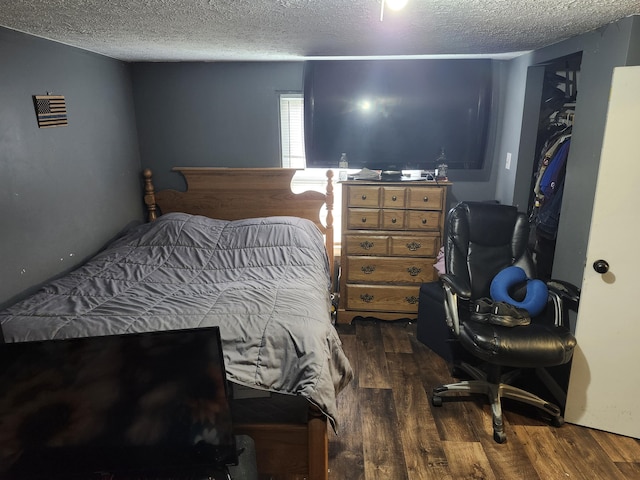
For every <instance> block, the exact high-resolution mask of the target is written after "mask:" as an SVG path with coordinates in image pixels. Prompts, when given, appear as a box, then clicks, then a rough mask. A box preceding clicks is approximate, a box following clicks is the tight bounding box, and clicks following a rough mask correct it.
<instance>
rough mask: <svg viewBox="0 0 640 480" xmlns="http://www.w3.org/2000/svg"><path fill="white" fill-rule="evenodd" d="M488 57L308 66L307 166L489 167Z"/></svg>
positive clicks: (329, 62) (323, 62)
mask: <svg viewBox="0 0 640 480" xmlns="http://www.w3.org/2000/svg"><path fill="white" fill-rule="evenodd" d="M491 69H492V66H491V61H490V60H486V59H464V60H463V59H460V60H458V59H449V60H440V59H437V60H435V59H416V60H413V59H412V60H409V59H402V60H310V61H307V62H305V73H304V108H305V112H304V114H305V148H306V158H307V167H310V168H313V167H318V168H335V167H337V166H338V161H339V159H340V155H341V153H346V154H347V156H348V159H349V168H363V167H367V168H370V169H376V170H378V169H380V170H401V169H423V170H432V169H434V168H435V167H437V163H438V162H437V158H438V157H439V156H440V154H441V151H442V149H444V152H445V154H446V158H447V165H448V167H449V169H450V170H452V169H481V168H482V166H483V161H484V155H485V148H486V143H487V132H488V123H489V115H490V109H491V92H492V75H491Z"/></svg>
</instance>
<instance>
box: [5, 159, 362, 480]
mask: <svg viewBox="0 0 640 480" xmlns="http://www.w3.org/2000/svg"><path fill="white" fill-rule="evenodd" d="M174 170H175V171H177V172H180V173H181V174H182V175H184V177H185V179H186V181H187V190H186V192H179V191H175V190H164V191H158V192H156V190H155V188H154V186H153V181H152V174H151V171H150V170H145V172H144V194H145V197H144V200H145V204H146V206H147V209H148V214H149V222H148V223H145V224H141V225H137V226H134V227H131V228H129V229H127V230H126V231H124V232H122V234H121V235H120V236H119V237H118V238H117V239H115V240H114V241H113V242H112V243H110V244H109V245H108V246H107V247H106V248H105V249H104V250H103V251H101V252H100V253H98V254H97V255H96V256H95V257H94V258H93V259H91V260H90V261H88V262H87V263H85V264H84V265H82V266H80V267H79V268H78V269H76V270H74V271H73V272H71V273H69V274H68V275H65V276H64V277H62V278H60V279H57V280H55V281H53V282H51V283H50V284H48V285H47V286H45V287H43V288H42V289H41V290H40V291H38V292H36V293H35V294H34V295H33V296H31V297H29V298H27V299H25V300H23V301H21V302H19V303H18V304H16V305H14V306H12V307H10V308H8V309H6V310H4V311H2V312H0V322H1V325H2V331H3V333H4V337H5V339H6V341H28V340H39V339H50V338H68V337H78V336H93V335H106V334H120V333H129V332H139V331H150V330H165V329H175V328H192V327H198V326H212V325H218V326H220V329H221V337H222V342H223V351H224V357H225V364H226V368H227V377H228V379H229V381H230V382H231V383H232V385H233V386H234V392H235V391H236V389H237V394H236V395H235V398H234V399H233V400H232V410H233V411H234V422H235V427H236V431H237V433H238V434H246V435H249V436H251V437H252V438H253V440H254V441H255V444H256V453H257V459H258V469H259V472H260V474H261V476H262V477H264V478H274V479H302V478H310V479H327V477H328V473H327V472H328V451H327V450H328V424H329V425H331V427H332V428H333V429H335V430H337V428H338V425H337V423H336V408H337V407H336V395H337V394H338V393H339V392H340V390H341V389H342V388H344V386H345V385H346V384H348V382H349V381H350V380H351V378H352V377H353V373H352V370H351V367H350V365H349V361H348V359H347V358H346V356H345V355H344V353H343V351H342V348H341V345H340V340H339V338H338V335H337V333H336V331H335V329H334V327H333V325H332V323H331V317H330V309H331V304H330V297H329V294H330V290H331V289H330V287H331V279H332V274H331V271H332V267H333V229H332V215H331V210H332V206H333V191H332V182H331V172H328V173H327V192H326V194H321V193H318V192H305V193H303V194H294V193H292V192H291V188H290V183H291V180H292V177H293V175H294V173H295V170H292V169H233V168H186V167H185V168H175V169H174ZM323 205H325V206H326V207H325V208H326V220H325V222H324V224H323V222H322V220H321V218H320V216H321V214H320V211H321V208H322V207H323Z"/></svg>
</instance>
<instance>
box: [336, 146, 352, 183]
mask: <svg viewBox="0 0 640 480" xmlns="http://www.w3.org/2000/svg"><path fill="white" fill-rule="evenodd" d="M338 168H340V171H339V172H338V179H339V180H340V181H341V182H344V181H345V180H346V179H347V169H348V168H349V161H348V160H347V154H346V153H343V154H342V155H340V162H338Z"/></svg>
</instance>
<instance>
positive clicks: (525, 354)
mask: <svg viewBox="0 0 640 480" xmlns="http://www.w3.org/2000/svg"><path fill="white" fill-rule="evenodd" d="M459 340H460V342H461V343H462V345H463V346H464V347H465V348H466V349H468V350H469V351H471V352H472V353H473V354H474V355H476V356H478V357H479V358H481V359H483V360H485V361H487V362H490V363H493V364H496V365H501V366H509V367H519V368H536V367H550V366H555V365H562V364H564V363H566V362H568V361H569V360H570V359H571V356H572V354H573V349H574V348H575V346H576V339H575V337H574V336H573V335H571V333H570V332H569V331H568V329H566V328H564V327H555V326H548V325H541V324H535V323H532V324H531V325H527V326H526V327H502V326H498V325H493V324H488V323H479V322H474V321H471V320H468V321H465V322H463V323H462V325H461V327H460V338H459Z"/></svg>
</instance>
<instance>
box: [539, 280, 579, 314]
mask: <svg viewBox="0 0 640 480" xmlns="http://www.w3.org/2000/svg"><path fill="white" fill-rule="evenodd" d="M547 288H548V289H549V290H551V291H552V292H555V293H556V294H558V295H559V296H560V297H561V298H562V301H563V302H566V303H567V304H568V306H569V308H571V309H572V310H574V311H576V312H577V311H578V305H579V303H580V289H579V288H578V287H576V286H575V285H574V284H572V283H569V282H565V281H564V280H555V279H551V280H549V281H548V282H547Z"/></svg>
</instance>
